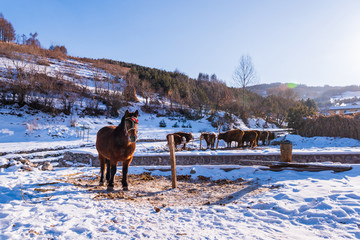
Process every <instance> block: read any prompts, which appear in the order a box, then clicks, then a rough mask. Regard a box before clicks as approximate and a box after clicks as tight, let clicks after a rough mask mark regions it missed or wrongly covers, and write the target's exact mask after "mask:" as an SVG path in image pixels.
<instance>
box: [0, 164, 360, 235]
mask: <svg viewBox="0 0 360 240" xmlns="http://www.w3.org/2000/svg"><path fill="white" fill-rule="evenodd" d="M18 168H19V166H13V167H11V168H8V169H1V170H0V188H1V198H0V209H1V211H0V239H29V238H35V239H359V238H360V229H359V228H360V187H359V186H360V166H359V165H354V166H353V169H352V170H350V171H347V172H342V173H333V172H331V171H324V172H318V173H312V172H294V171H288V170H286V171H282V172H270V171H264V170H261V169H260V168H259V167H256V166H254V167H243V168H241V167H240V168H239V167H237V168H235V169H234V170H232V171H227V172H225V171H223V170H221V169H220V168H219V167H215V166H188V167H185V166H178V174H183V175H185V174H190V171H191V170H194V169H195V170H196V172H197V174H198V175H199V174H201V175H202V176H205V177H211V178H213V179H236V178H240V177H241V178H243V179H245V180H246V181H250V182H251V184H250V185H248V186H247V187H246V188H244V189H242V190H240V191H238V192H235V193H234V194H232V195H231V197H230V196H229V197H228V199H230V200H229V201H228V202H227V204H225V205H224V204H210V205H199V206H186V205H185V206H158V205H152V204H149V203H148V204H145V203H144V204H142V205H139V204H135V203H131V202H129V201H125V200H123V199H119V200H112V199H111V200H110V199H105V200H104V199H103V200H96V199H94V196H95V193H93V192H91V191H87V190H84V189H83V188H80V187H77V186H74V185H72V184H69V183H66V182H63V181H61V179H65V178H66V176H72V175H76V174H79V175H77V176H79V177H80V176H81V174H87V175H89V174H97V173H98V169H96V168H56V169H55V170H54V171H51V172H50V171H46V172H44V171H40V170H34V171H31V172H18V171H17V169H18ZM144 171H146V170H145V167H130V173H141V172H144ZM153 174H154V175H155V174H162V175H168V174H169V172H163V171H155V172H154V173H153ZM193 177H196V175H194V176H193ZM170 183H171V182H170V181H169V184H170ZM224 187H226V185H224ZM39 189H43V191H41V190H39ZM116 191H120V190H116ZM174 191H175V192H176V191H178V190H177V189H169V190H164V191H163V192H161V196H162V198H164V199H165V200H164V201H163V202H166V197H167V195H168V194H170V193H173V192H174ZM130 192H131V189H130ZM157 207H159V208H157Z"/></svg>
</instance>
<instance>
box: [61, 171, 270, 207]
mask: <svg viewBox="0 0 360 240" xmlns="http://www.w3.org/2000/svg"><path fill="white" fill-rule="evenodd" d="M120 181H121V179H120V177H119V176H116V179H115V184H116V186H115V189H114V190H113V191H107V190H106V186H99V176H97V175H95V174H94V175H83V176H79V175H73V176H68V177H67V178H66V180H65V182H66V183H70V184H73V185H75V186H77V187H79V188H82V189H85V190H87V191H89V193H90V194H92V199H94V200H98V201H99V200H108V199H110V200H116V201H125V202H128V203H132V204H138V205H140V206H144V205H150V206H153V207H156V208H158V209H160V210H161V209H162V208H164V207H166V206H202V205H225V204H228V203H237V202H240V201H241V200H242V198H243V197H244V196H245V195H247V194H250V195H252V194H259V193H261V192H264V191H270V190H271V189H270V188H268V187H262V186H260V185H258V184H257V183H253V182H248V181H244V180H243V179H241V178H239V179H237V180H234V181H231V180H217V181H211V180H210V179H209V178H207V177H201V176H200V177H199V179H197V180H193V179H191V178H190V175H180V176H178V188H176V189H172V188H171V180H170V178H168V177H162V176H151V174H150V173H142V174H139V175H135V174H130V175H129V189H130V190H129V191H126V192H124V191H122V188H121V183H120Z"/></svg>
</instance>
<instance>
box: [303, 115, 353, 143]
mask: <svg viewBox="0 0 360 240" xmlns="http://www.w3.org/2000/svg"><path fill="white" fill-rule="evenodd" d="M297 133H298V134H299V135H301V136H303V137H314V136H324V137H346V138H354V139H358V140H360V113H358V114H356V115H354V116H346V115H331V116H324V115H320V116H315V117H309V118H306V119H304V120H303V121H302V124H301V127H300V128H299V129H297Z"/></svg>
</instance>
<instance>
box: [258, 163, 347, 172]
mask: <svg viewBox="0 0 360 240" xmlns="http://www.w3.org/2000/svg"><path fill="white" fill-rule="evenodd" d="M260 169H261V170H271V171H283V170H294V171H309V172H320V171H334V172H344V171H349V170H351V169H352V167H351V166H349V165H322V164H311V163H285V162H280V163H277V164H274V165H270V166H268V167H262V168H260Z"/></svg>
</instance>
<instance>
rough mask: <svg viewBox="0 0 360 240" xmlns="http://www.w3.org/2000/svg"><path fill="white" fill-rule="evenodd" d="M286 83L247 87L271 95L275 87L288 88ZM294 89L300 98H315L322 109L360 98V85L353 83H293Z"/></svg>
mask: <svg viewBox="0 0 360 240" xmlns="http://www.w3.org/2000/svg"><path fill="white" fill-rule="evenodd" d="M287 87H288V85H287V84H286V83H270V84H259V85H254V86H250V87H248V88H247V89H248V90H250V91H252V92H254V93H257V94H259V95H261V96H264V97H265V96H267V95H270V93H271V92H274V89H284V88H287ZM291 87H292V89H293V90H294V91H295V92H296V93H297V94H298V97H299V99H308V98H311V99H314V100H315V102H316V103H317V104H318V106H319V107H320V109H322V110H324V109H328V108H329V107H330V106H332V105H334V104H335V103H340V104H341V103H347V104H352V103H353V102H357V101H359V99H360V85H359V86H357V85H351V86H345V87H339V86H335V87H333V86H329V85H325V86H323V87H309V86H306V85H304V84H300V85H297V86H296V85H292V86H291Z"/></svg>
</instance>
